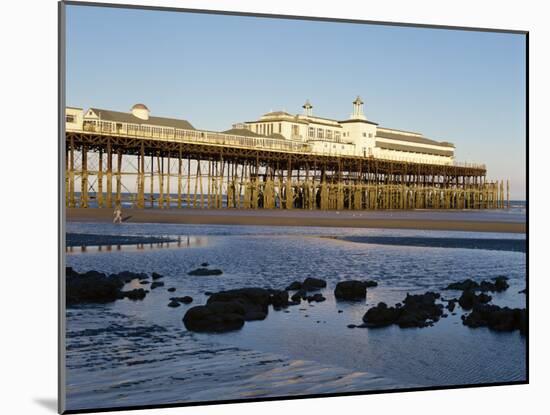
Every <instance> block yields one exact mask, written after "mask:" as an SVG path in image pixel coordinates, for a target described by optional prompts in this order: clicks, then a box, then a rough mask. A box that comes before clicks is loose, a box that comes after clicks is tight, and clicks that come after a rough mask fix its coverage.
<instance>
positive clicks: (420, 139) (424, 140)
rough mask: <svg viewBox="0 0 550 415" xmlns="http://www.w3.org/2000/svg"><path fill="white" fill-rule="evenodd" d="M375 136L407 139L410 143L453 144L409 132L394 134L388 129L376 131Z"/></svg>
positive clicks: (448, 145) (449, 145)
mask: <svg viewBox="0 0 550 415" xmlns="http://www.w3.org/2000/svg"><path fill="white" fill-rule="evenodd" d="M376 137H380V138H386V139H390V140H400V141H409V142H411V143H419V144H430V145H433V146H442V147H452V148H454V146H455V145H454V144H453V143H448V142H446V141H435V140H431V139H429V138H426V137H418V136H416V135H409V134H396V133H391V132H388V131H380V130H377V131H376Z"/></svg>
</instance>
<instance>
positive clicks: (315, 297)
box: [307, 293, 326, 303]
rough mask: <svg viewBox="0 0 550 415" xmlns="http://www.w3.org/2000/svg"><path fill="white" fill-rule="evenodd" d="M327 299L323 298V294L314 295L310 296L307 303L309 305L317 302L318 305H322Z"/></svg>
mask: <svg viewBox="0 0 550 415" xmlns="http://www.w3.org/2000/svg"><path fill="white" fill-rule="evenodd" d="M325 300H326V298H325V297H323V294H320V293H319V294H314V295H310V296H308V297H307V301H308V303H311V302H312V301H315V302H316V303H321V302H323V301H325Z"/></svg>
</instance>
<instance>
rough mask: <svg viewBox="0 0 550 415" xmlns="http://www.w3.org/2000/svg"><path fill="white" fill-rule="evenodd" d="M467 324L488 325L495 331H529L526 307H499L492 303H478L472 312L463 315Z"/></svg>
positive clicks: (475, 325) (523, 332) (473, 325)
mask: <svg viewBox="0 0 550 415" xmlns="http://www.w3.org/2000/svg"><path fill="white" fill-rule="evenodd" d="M462 322H463V324H464V325H465V326H468V327H472V328H476V327H488V328H489V329H491V330H495V331H514V330H519V331H520V333H521V334H525V333H526V331H527V312H526V311H525V309H524V308H521V309H520V308H508V307H499V306H496V305H491V304H476V305H474V308H473V310H472V312H471V313H470V314H468V315H467V316H462Z"/></svg>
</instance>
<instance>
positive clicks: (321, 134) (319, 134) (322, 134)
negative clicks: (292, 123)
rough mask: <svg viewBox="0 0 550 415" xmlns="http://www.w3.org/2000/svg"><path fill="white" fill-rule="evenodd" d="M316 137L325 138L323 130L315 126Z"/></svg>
mask: <svg viewBox="0 0 550 415" xmlns="http://www.w3.org/2000/svg"><path fill="white" fill-rule="evenodd" d="M317 138H325V130H323V129H322V128H317Z"/></svg>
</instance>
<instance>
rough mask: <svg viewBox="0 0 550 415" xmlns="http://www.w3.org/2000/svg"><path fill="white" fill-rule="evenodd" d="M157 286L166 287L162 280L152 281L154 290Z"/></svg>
mask: <svg viewBox="0 0 550 415" xmlns="http://www.w3.org/2000/svg"><path fill="white" fill-rule="evenodd" d="M157 287H164V283H163V282H160V281H154V282H152V283H151V289H152V290H154V289H155V288H157Z"/></svg>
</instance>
